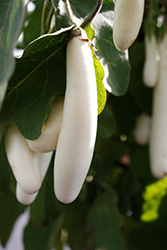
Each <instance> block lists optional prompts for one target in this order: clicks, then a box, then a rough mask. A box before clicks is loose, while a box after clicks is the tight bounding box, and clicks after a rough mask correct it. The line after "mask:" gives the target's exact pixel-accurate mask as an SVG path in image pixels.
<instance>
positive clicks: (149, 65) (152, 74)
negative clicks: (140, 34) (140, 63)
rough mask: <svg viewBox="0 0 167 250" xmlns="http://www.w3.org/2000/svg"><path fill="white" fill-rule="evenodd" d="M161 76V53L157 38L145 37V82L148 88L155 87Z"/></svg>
mask: <svg viewBox="0 0 167 250" xmlns="http://www.w3.org/2000/svg"><path fill="white" fill-rule="evenodd" d="M158 74H159V52H158V45H157V41H156V37H155V36H154V35H152V36H151V38H150V39H149V37H148V36H146V37H145V62H144V68H143V81H144V84H145V85H146V86H147V87H154V86H155V85H156V83H157V80H158Z"/></svg>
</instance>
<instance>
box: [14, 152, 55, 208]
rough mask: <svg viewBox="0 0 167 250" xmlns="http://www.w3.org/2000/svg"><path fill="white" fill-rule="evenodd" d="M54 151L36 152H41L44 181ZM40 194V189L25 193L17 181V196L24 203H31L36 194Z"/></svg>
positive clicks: (40, 163)
mask: <svg viewBox="0 0 167 250" xmlns="http://www.w3.org/2000/svg"><path fill="white" fill-rule="evenodd" d="M52 153H53V152H48V153H36V154H39V165H40V171H41V178H42V181H43V179H44V177H45V175H46V172H47V170H48V167H49V164H50V161H51V158H52ZM37 194H38V191H37V192H36V193H34V194H27V193H25V192H24V191H23V190H22V189H21V188H20V186H19V184H18V183H17V185H16V197H17V200H18V201H19V202H20V203H22V204H24V205H29V204H31V203H32V202H33V201H34V200H35V198H36V196H37Z"/></svg>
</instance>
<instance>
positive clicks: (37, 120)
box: [0, 29, 69, 139]
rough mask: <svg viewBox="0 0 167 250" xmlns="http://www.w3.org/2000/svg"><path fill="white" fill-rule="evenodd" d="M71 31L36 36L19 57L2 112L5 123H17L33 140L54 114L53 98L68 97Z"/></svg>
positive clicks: (1, 122)
mask: <svg viewBox="0 0 167 250" xmlns="http://www.w3.org/2000/svg"><path fill="white" fill-rule="evenodd" d="M68 30H69V29H68ZM68 30H63V31H61V32H58V33H54V34H52V35H45V36H42V37H40V38H38V39H36V40H35V41H34V42H32V43H30V44H29V46H28V47H27V48H26V50H25V52H24V54H23V56H22V58H21V59H18V60H17V64H16V70H15V73H14V75H13V77H12V78H11V80H10V82H9V86H8V90H7V94H6V97H5V100H4V104H3V109H2V111H1V116H0V124H1V125H2V124H7V123H16V124H17V126H18V127H19V129H20V131H21V133H22V134H23V135H24V136H25V137H27V138H29V139H35V138H37V137H38V136H39V135H40V133H41V128H42V127H43V124H44V123H45V121H46V119H47V117H48V115H49V113H50V109H51V103H50V99H51V97H52V96H64V92H65V84H66V67H65V54H66V43H67V41H66V38H67V39H68V35H69V31H68Z"/></svg>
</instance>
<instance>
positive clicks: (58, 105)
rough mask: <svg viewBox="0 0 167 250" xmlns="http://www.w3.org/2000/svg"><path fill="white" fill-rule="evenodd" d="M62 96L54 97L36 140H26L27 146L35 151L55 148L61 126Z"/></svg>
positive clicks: (46, 150)
mask: <svg viewBox="0 0 167 250" xmlns="http://www.w3.org/2000/svg"><path fill="white" fill-rule="evenodd" d="M63 103H64V98H55V99H54V101H53V103H52V109H51V113H50V115H49V117H48V119H47V121H46V124H45V126H44V129H43V131H42V133H41V135H40V136H39V137H38V138H37V139H36V140H27V142H28V145H29V147H30V148H31V149H32V150H33V151H35V152H51V151H54V150H55V149H56V146H57V140H58V135H59V131H60V127H61V121H62V114H63Z"/></svg>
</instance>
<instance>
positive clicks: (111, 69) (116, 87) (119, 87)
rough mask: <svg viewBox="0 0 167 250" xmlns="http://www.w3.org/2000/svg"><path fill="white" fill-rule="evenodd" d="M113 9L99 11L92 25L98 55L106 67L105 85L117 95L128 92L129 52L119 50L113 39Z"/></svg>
mask: <svg viewBox="0 0 167 250" xmlns="http://www.w3.org/2000/svg"><path fill="white" fill-rule="evenodd" d="M112 23H113V11H111V10H110V11H104V12H102V13H99V14H98V15H97V17H96V18H95V20H94V21H93V22H92V26H93V28H94V29H95V48H96V49H97V52H96V55H97V57H98V59H99V60H100V62H101V64H102V66H103V68H104V73H105V75H104V80H103V82H104V85H105V87H106V89H107V90H108V91H109V92H111V93H112V94H114V95H116V96H120V95H123V94H125V93H126V91H127V88H128V84H129V71H130V67H129V59H128V53H127V51H126V52H120V51H118V50H117V49H116V48H115V46H114V44H113V39H112Z"/></svg>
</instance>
